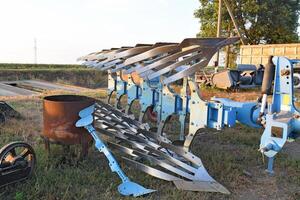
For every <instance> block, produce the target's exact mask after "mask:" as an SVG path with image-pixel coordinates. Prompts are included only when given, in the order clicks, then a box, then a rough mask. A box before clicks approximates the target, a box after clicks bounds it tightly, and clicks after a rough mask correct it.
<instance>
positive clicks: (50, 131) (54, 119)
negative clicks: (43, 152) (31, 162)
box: [42, 95, 95, 155]
mask: <svg viewBox="0 0 300 200" xmlns="http://www.w3.org/2000/svg"><path fill="white" fill-rule="evenodd" d="M94 102H95V100H94V99H92V98H89V97H86V96H78V95H54V96H47V97H45V98H44V101H43V108H44V112H43V120H44V128H43V133H42V136H43V138H44V139H45V142H46V143H45V145H46V149H47V148H48V150H50V146H49V141H50V142H55V143H59V144H64V145H71V144H81V145H82V154H83V155H85V154H86V153H87V151H88V144H89V142H90V141H91V140H92V137H91V136H90V135H89V134H88V133H87V131H86V130H85V129H84V128H77V127H76V126H75V123H76V122H77V120H79V116H78V113H79V111H81V110H82V109H84V108H86V107H88V106H90V105H92V104H93V103H94Z"/></svg>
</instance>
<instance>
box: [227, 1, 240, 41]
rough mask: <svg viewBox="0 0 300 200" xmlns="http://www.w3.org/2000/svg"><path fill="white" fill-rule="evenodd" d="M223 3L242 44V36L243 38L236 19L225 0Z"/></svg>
mask: <svg viewBox="0 0 300 200" xmlns="http://www.w3.org/2000/svg"><path fill="white" fill-rule="evenodd" d="M224 3H225V6H226V8H227V10H228V13H229V15H230V18H231V20H232V23H233V25H234V28H235V29H236V32H237V34H238V36H239V37H240V40H241V42H242V44H243V45H245V41H244V38H243V36H242V34H241V31H240V29H239V26H238V24H237V22H236V20H235V18H234V15H233V13H232V10H231V8H230V6H229V4H228V2H227V0H224Z"/></svg>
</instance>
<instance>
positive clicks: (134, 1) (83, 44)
mask: <svg viewBox="0 0 300 200" xmlns="http://www.w3.org/2000/svg"><path fill="white" fill-rule="evenodd" d="M198 7H199V3H198V0H26V1H25V0H9V1H8V0H6V1H4V0H1V1H0V19H1V24H0V26H1V32H0V44H1V48H0V55H1V56H0V62H6V63H11V62H18V63H33V62H34V50H33V49H34V48H33V47H34V38H37V47H38V62H39V63H76V58H77V57H79V56H81V55H84V54H87V53H90V52H92V51H97V50H101V49H104V48H110V47H119V46H124V45H134V44H136V43H155V42H157V41H165V42H180V41H181V40H183V39H184V38H187V37H195V35H196V33H197V32H198V30H199V23H198V20H197V19H195V18H194V16H193V13H194V10H195V9H197V8H198Z"/></svg>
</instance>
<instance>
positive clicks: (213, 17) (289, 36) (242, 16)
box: [194, 0, 300, 44]
mask: <svg viewBox="0 0 300 200" xmlns="http://www.w3.org/2000/svg"><path fill="white" fill-rule="evenodd" d="M199 2H200V4H201V5H200V8H199V9H198V10H196V11H195V13H194V14H195V17H196V18H199V20H200V24H201V27H200V32H199V33H198V35H197V36H198V37H215V36H216V32H217V18H218V6H219V3H218V1H216V0H215V1H213V0H199ZM227 2H228V4H229V5H230V8H231V10H232V12H233V14H234V16H235V19H236V21H237V24H238V26H239V28H240V30H241V32H242V35H243V36H244V38H247V41H246V42H247V43H249V44H261V43H266V44H275V43H290V42H299V36H298V33H297V28H298V26H299V24H298V18H299V12H300V5H299V2H300V1H299V0H286V1H282V0H268V1H263V0H227ZM232 29H233V24H232V21H231V19H230V16H229V14H228V12H227V9H226V7H225V4H224V2H223V6H222V33H221V36H223V37H228V36H229V35H230V31H228V30H232Z"/></svg>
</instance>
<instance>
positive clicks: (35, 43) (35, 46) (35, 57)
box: [33, 38, 37, 64]
mask: <svg viewBox="0 0 300 200" xmlns="http://www.w3.org/2000/svg"><path fill="white" fill-rule="evenodd" d="M33 48H34V64H37V40H36V38H34V47H33Z"/></svg>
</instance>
